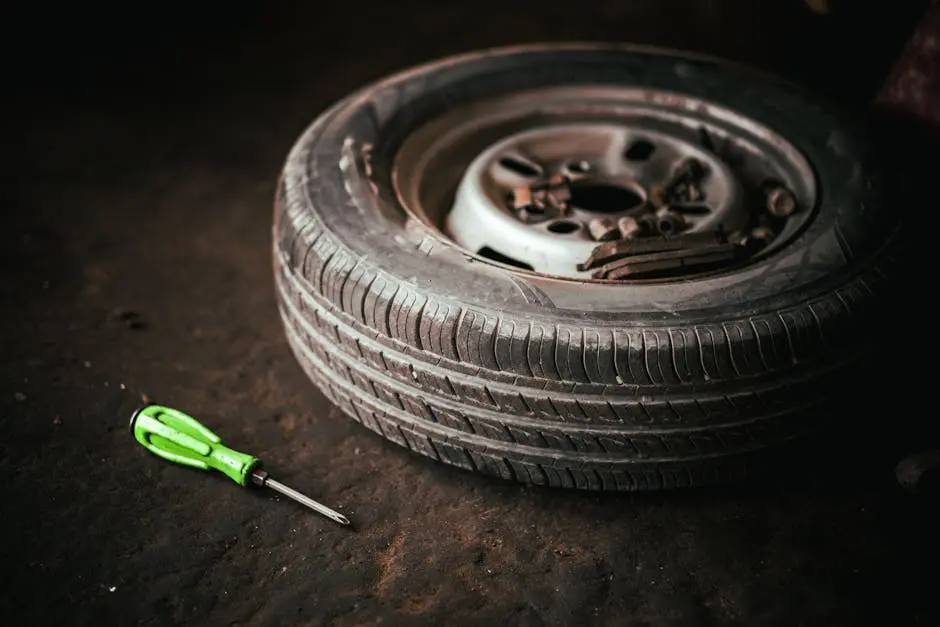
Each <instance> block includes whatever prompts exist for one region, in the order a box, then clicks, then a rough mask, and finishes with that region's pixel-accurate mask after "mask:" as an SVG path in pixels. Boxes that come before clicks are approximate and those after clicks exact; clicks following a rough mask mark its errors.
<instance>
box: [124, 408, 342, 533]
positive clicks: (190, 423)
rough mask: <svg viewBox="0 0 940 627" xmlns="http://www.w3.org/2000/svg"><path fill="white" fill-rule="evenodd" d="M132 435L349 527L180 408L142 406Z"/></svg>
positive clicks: (162, 452) (155, 449) (181, 460)
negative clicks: (266, 490)
mask: <svg viewBox="0 0 940 627" xmlns="http://www.w3.org/2000/svg"><path fill="white" fill-rule="evenodd" d="M131 432H132V433H133V434H134V437H135V438H136V439H137V441H138V442H140V443H141V444H142V445H144V446H145V447H146V448H147V449H148V450H150V452H151V453H153V454H155V455H159V456H160V457H162V458H163V459H166V460H168V461H171V462H174V463H176V464H182V465H183V466H191V467H193V468H199V469H200V470H209V469H210V468H215V469H216V470H218V471H220V472H223V473H225V474H226V475H228V476H229V478H231V479H232V480H233V481H235V483H237V484H238V485H240V486H248V485H249V481H250V482H251V483H253V484H255V485H258V486H262V487H266V488H271V489H272V490H274V491H275V492H279V493H281V494H283V495H284V496H286V497H288V498H291V499H293V500H295V501H297V502H298V503H302V504H303V505H306V506H307V507H309V508H310V509H312V510H314V511H315V512H317V513H319V514H322V515H324V516H326V517H327V518H329V519H331V520H334V521H336V522H338V523H339V524H341V525H349V524H350V523H349V519H348V518H346V517H345V516H343V515H342V514H340V513H339V512H337V511H335V510H332V509H330V508H329V507H327V506H326V505H323V504H322V503H317V502H316V501H314V500H313V499H312V498H310V497H308V496H305V495H303V494H301V493H300V492H297V491H296V490H293V489H291V488H289V487H287V486H286V485H284V484H283V483H281V482H279V481H275V480H274V479H272V478H271V477H269V476H268V473H267V472H265V471H264V470H262V469H261V460H259V459H258V458H257V457H254V456H253V455H247V454H245V453H240V452H238V451H236V450H233V449H230V448H228V447H227V446H225V445H224V444H222V439H221V438H220V437H219V436H217V435H216V434H214V433H213V432H212V431H210V430H209V429H207V428H205V427H204V426H203V425H202V424H200V423H199V421H198V420H196V419H195V418H193V417H192V416H189V415H187V414H184V413H183V412H181V411H179V410H178V409H173V408H171V407H164V406H162V405H153V404H151V405H147V406H145V407H142V408H140V409H138V410H137V411H136V412H134V415H133V416H131Z"/></svg>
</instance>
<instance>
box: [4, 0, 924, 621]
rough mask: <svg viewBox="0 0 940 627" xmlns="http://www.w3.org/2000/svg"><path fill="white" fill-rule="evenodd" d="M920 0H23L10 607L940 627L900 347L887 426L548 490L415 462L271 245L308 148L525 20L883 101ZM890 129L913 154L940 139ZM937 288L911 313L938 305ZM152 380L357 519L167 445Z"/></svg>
mask: <svg viewBox="0 0 940 627" xmlns="http://www.w3.org/2000/svg"><path fill="white" fill-rule="evenodd" d="M858 5H865V6H858ZM923 5H924V3H923V2H887V1H882V0H875V1H872V2H864V3H862V2H838V3H836V9H835V11H834V12H833V14H832V15H830V16H825V17H823V16H818V15H814V14H813V13H811V12H810V11H808V10H807V9H806V7H805V5H804V4H803V3H802V2H800V1H798V0H764V1H761V2H755V1H752V0H741V1H718V0H701V1H686V2H680V1H662V0H659V1H653V0H649V1H643V2H639V1H634V2H630V1H628V0H621V1H619V2H614V1H608V0H603V1H592V2H581V3H575V2H560V1H543V2H541V3H537V4H535V3H523V2H509V1H505V0H504V1H502V2H496V1H492V0H478V1H476V2H472V3H461V4H459V5H457V4H451V3H446V2H439V3H434V2H430V1H419V0H407V1H400V2H388V3H381V4H380V3H375V4H363V3H352V2H349V3H318V2H306V3H302V2H280V3H278V2H271V3H260V2H259V3H236V4H234V5H232V6H228V7H225V6H224V5H222V4H219V5H218V7H214V8H212V9H209V8H201V9H198V10H194V9H193V8H192V7H191V6H180V7H174V6H171V5H167V4H159V5H152V6H147V5H145V4H129V5H126V6H124V8H123V10H118V9H111V10H104V9H94V8H92V9H89V8H87V7H81V8H72V9H68V10H66V11H67V12H66V13H63V12H62V9H60V8H58V7H56V6H55V5H42V6H37V5H36V4H35V3H33V4H21V5H17V4H16V3H7V4H5V5H4V8H3V9H0V24H2V26H0V28H2V30H3V33H2V41H3V43H2V50H0V52H2V53H3V54H2V57H3V60H2V65H0V69H2V72H3V76H4V77H5V78H4V82H3V87H2V89H3V92H2V93H3V98H2V105H0V112H2V116H3V117H2V120H3V123H4V128H3V135H2V137H3V148H4V150H3V162H2V164H3V167H2V170H0V171H2V177H3V178H2V183H3V184H2V189H0V201H2V214H0V215H2V216H3V218H4V221H3V224H2V225H0V259H2V265H0V270H2V276H0V279H2V283H0V285H2V289H3V292H2V294H3V297H2V310H0V342H2V344H0V348H2V352H0V355H2V364H0V477H2V483H0V486H2V487H0V490H2V493H0V495H2V497H3V515H2V517H0V532H2V533H0V557H2V570H0V621H2V622H3V623H4V624H10V625H14V624H17V625H31V624H36V625H39V624H53V621H58V623H59V624H94V625H102V624H119V625H131V624H148V625H149V624H170V623H188V624H198V625H229V624H262V625H280V624H284V625H293V624H311V625H320V624H326V623H334V624H339V625H357V624H377V623H380V622H381V623H383V624H445V623H446V624H494V623H499V622H503V623H508V624H524V625H542V624H585V623H593V622H596V623H600V624H636V625H644V624H651V625H661V624H666V625H713V624H714V625H724V624H740V625H758V624H781V625H798V624H806V625H817V624H818V625H853V624H873V625H906V624H923V625H935V624H938V619H940V611H938V609H937V607H936V602H935V600H934V598H935V595H936V585H935V583H934V582H935V580H936V578H935V577H934V573H933V568H934V567H935V565H936V564H937V557H938V556H940V551H938V544H940V543H938V539H937V533H936V529H937V523H938V516H937V513H936V510H937V508H936V507H935V506H934V505H935V501H936V493H929V492H928V493H926V494H925V493H923V492H922V493H920V494H914V495H911V494H906V493H902V492H901V490H900V489H899V488H898V487H897V485H896V483H895V481H894V476H893V466H894V463H895V462H896V461H897V460H898V459H899V458H900V457H901V456H902V455H903V454H907V453H911V452H915V451H917V450H919V448H929V447H931V446H933V447H936V446H937V440H931V441H927V438H926V437H925V436H924V435H923V434H922V433H921V432H919V431H918V430H917V429H916V428H912V427H911V422H912V421H911V420H910V419H911V417H912V415H913V414H917V415H914V416H913V417H914V418H923V417H924V416H921V415H919V414H918V412H917V411H914V410H913V409H912V408H915V407H919V405H918V404H917V398H916V395H918V394H922V393H923V390H924V389H925V388H926V387H927V386H928V385H929V383H926V382H925V381H924V379H925V377H926V373H920V372H919V371H917V370H916V369H909V370H905V368H902V367H901V365H902V362H898V363H897V364H895V363H893V362H890V361H889V362H886V364H882V366H885V365H887V367H881V368H879V369H878V372H879V377H880V378H876V380H875V382H874V383H872V384H866V385H864V386H862V385H860V386H859V389H857V390H855V391H854V392H855V401H854V402H847V405H846V414H847V418H848V419H849V421H850V422H851V423H854V424H855V425H856V426H855V427H854V428H853V431H854V432H856V433H857V435H858V437H857V438H855V439H853V438H848V439H846V438H843V439H841V440H839V441H838V442H837V443H836V444H837V446H836V448H825V447H826V446H831V445H832V443H831V442H830V443H828V444H826V445H822V453H821V454H819V455H817V456H811V455H809V456H806V457H799V458H796V459H794V460H792V461H791V462H790V463H789V464H788V465H787V466H786V467H785V468H784V469H783V470H782V471H781V472H779V473H777V474H773V475H770V476H768V477H765V478H763V479H761V480H760V481H753V482H749V483H746V484H743V485H737V486H730V487H726V488H718V489H709V490H699V491H694V492H682V493H671V494H650V495H604V496H597V495H591V494H578V493H571V492H556V491H547V490H543V489H535V488H526V487H519V486H514V485H510V484H506V483H502V482H498V481H494V480H488V479H485V478H481V477H476V476H473V475H470V474H468V473H465V472H462V471H459V470H455V469H451V468H447V467H442V466H439V465H437V464H434V463H432V462H430V461H427V460H424V459H418V458H416V457H414V456H412V455H409V454H408V453H407V452H406V451H404V450H403V449H399V448H398V447H396V446H395V445H393V444H390V443H387V442H384V441H383V440H381V439H380V438H378V437H376V436H374V435H373V434H371V433H369V432H367V431H366V430H365V429H363V428H361V427H359V426H357V425H355V424H354V423H353V422H352V421H351V420H348V419H346V418H345V417H343V416H342V415H341V414H340V413H339V411H338V410H337V409H336V408H334V407H332V406H330V405H329V404H328V403H327V402H326V401H325V400H324V398H323V396H322V395H321V394H320V393H319V392H318V391H317V390H316V389H315V388H314V387H313V386H312V385H311V384H310V383H309V382H308V381H307V380H306V379H305V377H304V376H303V374H302V373H301V371H300V368H299V367H298V366H297V365H296V364H295V363H294V361H293V358H292V356H291V354H290V352H289V350H288V347H287V344H286V342H285V340H284V338H283V336H282V331H281V328H280V322H279V320H278V316H277V311H276V307H275V300H274V290H273V284H272V270H271V259H270V221H271V204H272V196H273V192H274V184H275V181H276V179H277V175H278V170H279V168H280V165H281V162H282V160H283V158H284V157H285V156H286V154H287V151H288V149H289V147H290V145H291V143H292V141H293V140H294V138H295V137H296V136H297V135H298V134H299V133H300V132H301V131H302V129H303V128H304V127H305V126H306V125H307V124H308V123H309V122H311V121H312V119H313V118H314V117H315V116H316V115H317V114H318V113H319V112H320V111H321V110H323V109H324V108H325V107H326V106H328V105H329V104H330V103H331V102H333V101H334V100H336V99H338V98H339V97H341V96H343V95H345V94H346V93H347V92H349V91H350V90H352V89H354V88H355V87H357V86H359V85H361V84H363V83H364V82H367V81H370V80H372V79H376V78H378V77H380V76H382V75H383V74H386V73H388V72H391V71H394V70H396V69H401V68H403V67H406V66H408V65H410V64H413V63H417V62H421V61H425V60H430V59H432V58H435V57H439V56H442V55H445V54H449V53H453V52H458V51H463V50H469V49H474V48H479V47H485V46H491V45H497V44H510V43H517V42H524V41H544V40H570V39H580V40H606V41H625V42H639V43H653V44H659V45H666V46H671V47H679V48H686V49H692V50H696V51H704V52H711V53H717V54H720V55H722V56H726V57H728V58H731V59H735V60H739V61H745V62H748V63H751V64H753V65H756V66H758V67H760V68H763V69H767V70H771V71H774V72H777V73H780V74H783V75H785V76H788V77H790V78H792V79H794V80H796V81H798V82H802V83H805V84H808V85H809V86H811V87H812V88H814V89H816V90H817V91H819V92H820V93H824V94H826V95H827V96H829V97H831V98H834V99H836V100H838V101H840V102H841V103H842V104H843V105H845V107H846V109H847V110H849V111H855V112H865V111H866V110H868V109H869V105H870V102H871V100H872V98H873V97H874V95H875V93H876V92H877V90H878V87H879V85H880V84H881V83H882V81H883V79H884V76H885V74H886V73H887V71H888V68H889V67H890V66H891V63H892V61H893V60H894V59H895V58H896V56H897V54H898V52H899V50H900V47H901V45H902V43H903V42H904V41H905V40H906V39H907V38H908V37H909V35H910V34H911V32H912V30H913V28H914V26H915V23H916V22H917V19H918V16H919V14H920V11H921V10H922V9H923ZM872 123H873V125H874V126H875V130H876V132H877V133H878V134H879V136H880V137H882V138H883V141H884V143H885V146H886V147H885V149H884V150H885V153H886V156H887V157H888V158H887V159H886V161H887V162H888V164H889V166H890V167H891V168H893V170H892V172H893V174H895V175H901V174H906V175H908V177H909V178H910V176H911V173H912V172H917V171H918V170H917V164H918V163H920V164H921V167H923V163H924V161H925V160H927V162H928V163H929V162H930V160H929V159H928V158H927V157H926V156H925V155H928V156H929V155H930V154H932V155H934V156H935V155H936V154H937V153H936V152H935V147H934V152H933V153H925V152H922V153H916V152H914V151H913V149H912V146H914V145H915V144H914V143H913V140H912V139H910V137H909V136H908V135H905V134H903V133H902V132H901V131H898V130H897V127H895V126H892V125H889V124H888V123H887V122H885V120H884V119H882V118H880V117H878V116H875V117H873V120H872ZM905 132H907V129H906V127H905ZM914 155H920V156H917V157H915V156H914ZM915 178H916V177H915ZM903 187H904V190H901V189H899V190H898V193H897V194H896V195H893V196H892V198H891V201H892V202H895V203H897V205H898V210H899V211H906V210H908V209H910V208H911V204H912V202H914V201H911V200H909V199H908V198H907V197H902V195H901V192H902V191H904V192H905V193H909V192H910V189H908V186H903ZM920 208H921V209H928V210H929V207H920ZM911 294H914V292H911V293H909V297H910V300H905V301H903V302H899V303H898V307H899V308H908V307H910V308H912V309H913V308H915V307H916V306H917V303H918V302H921V303H922V302H923V301H922V298H921V300H918V298H917V297H915V296H913V295H911ZM924 298H925V297H924ZM912 315H913V314H912ZM909 322H910V325H909V326H908V327H906V328H890V329H886V330H885V332H884V334H883V337H879V338H878V339H879V340H882V342H881V343H882V344H886V345H893V346H902V347H905V348H906V349H908V350H911V351H915V352H916V351H917V350H918V346H919V345H920V344H921V343H924V342H929V341H930V336H929V335H925V334H921V333H917V332H916V329H918V328H920V327H918V326H917V324H916V321H915V320H914V319H911V320H910V321H909ZM886 359H898V357H897V355H896V354H893V356H891V357H887V358H886ZM895 366H897V368H895ZM928 392H929V390H928ZM145 397H146V398H151V399H156V400H160V401H162V402H165V403H166V404H170V405H173V406H176V407H179V408H181V409H183V410H185V411H188V412H190V413H192V414H194V415H196V416H197V417H199V418H201V419H202V420H203V421H204V422H205V423H207V424H208V425H210V426H211V427H213V428H215V429H216V430H217V431H218V432H219V433H220V434H221V435H222V436H223V437H224V438H225V439H226V440H227V442H228V443H229V444H230V445H232V446H234V447H236V448H239V449H241V450H247V451H250V452H252V453H255V454H257V455H259V456H260V457H262V458H263V459H265V460H266V462H267V466H268V468H269V469H270V470H271V471H272V474H273V475H274V476H275V477H277V478H280V479H282V480H284V481H285V482H286V483H288V484H292V485H295V486H296V487H298V488H300V489H302V490H305V491H308V492H309V493H310V494H311V495H312V496H314V497H315V498H319V499H321V500H323V501H324V502H326V503H328V504H331V505H334V506H338V507H341V508H342V509H343V511H345V512H347V513H349V515H350V517H351V518H353V519H354V521H355V522H356V524H357V526H358V530H357V531H350V530H347V529H342V528H338V527H336V526H334V525H332V524H331V523H329V522H328V521H326V520H325V519H322V518H320V517H317V516H315V515H312V514H310V513H308V512H306V511H303V510H302V509H301V508H299V507H297V506H295V505H293V504H291V503H288V502H285V501H284V500H283V499H280V500H279V499H276V498H274V497H273V496H271V495H269V494H261V493H257V492H255V493H251V492H247V491H244V490H240V489H238V488H237V487H236V486H234V485H233V484H231V483H229V482H228V481H227V479H224V478H222V477H221V476H209V475H204V474H200V473H197V472H191V471H188V470H186V469H183V468H180V467H177V466H173V465H170V464H167V463H165V462H162V461H160V460H158V459H157V458H155V457H153V456H151V455H149V454H147V453H146V452H145V451H144V450H143V449H142V448H140V447H139V446H137V445H136V444H135V443H134V441H133V439H132V437H131V436H130V434H129V433H128V431H127V428H126V425H127V419H128V417H129V416H130V413H131V411H132V409H133V408H134V407H135V406H137V405H139V404H140V403H141V401H142V398H145ZM927 418H930V416H927ZM913 422H914V423H915V424H916V420H914V421H913ZM931 494H932V495H931Z"/></svg>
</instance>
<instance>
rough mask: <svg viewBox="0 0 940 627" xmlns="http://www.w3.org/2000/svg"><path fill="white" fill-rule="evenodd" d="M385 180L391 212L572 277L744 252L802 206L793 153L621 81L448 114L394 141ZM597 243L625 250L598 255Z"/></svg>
mask: <svg viewBox="0 0 940 627" xmlns="http://www.w3.org/2000/svg"><path fill="white" fill-rule="evenodd" d="M394 177H395V184H396V190H397V192H398V194H399V199H400V200H401V203H402V206H404V207H405V209H406V210H407V211H409V212H410V213H412V215H414V216H416V217H418V218H419V219H421V220H422V221H424V222H425V223H426V224H428V225H429V226H432V227H434V228H436V229H438V230H439V232H440V233H441V235H442V236H444V237H448V238H449V239H451V240H453V241H454V242H456V243H457V244H459V245H460V246H461V247H463V248H464V249H466V250H467V251H469V252H470V253H471V254H476V255H479V256H480V257H482V258H484V259H489V260H490V261H496V262H500V263H503V264H508V265H511V266H515V267H517V268H521V269H525V270H530V271H535V272H538V273H541V274H545V275H551V276H555V277H559V278H571V279H575V280H585V279H591V278H594V279H611V278H617V279H621V280H622V279H625V278H631V279H632V278H644V279H645V278H656V279H667V280H668V279H672V278H678V277H684V276H689V275H690V274H692V273H695V272H700V271H711V270H713V269H715V266H716V264H718V265H720V266H724V265H728V264H732V263H743V262H747V261H748V260H750V259H755V258H757V257H759V256H763V255H767V254H770V253H771V252H773V251H774V250H776V249H777V248H779V247H780V246H782V245H783V244H785V243H786V241H789V240H790V239H791V238H792V237H794V236H795V235H796V233H798V232H800V230H801V229H802V226H803V225H804V224H805V223H806V221H807V220H808V219H809V217H810V215H811V213H812V209H813V208H814V206H815V202H816V188H815V180H814V176H813V173H812V170H811V168H810V166H809V164H808V162H807V161H806V160H805V158H804V157H803V156H802V155H801V154H800V153H799V152H798V151H797V150H796V149H795V148H794V147H793V146H792V145H790V144H789V143H788V142H787V141H786V140H785V139H783V138H782V137H780V136H779V135H777V134H775V133H774V132H773V131H772V130H770V129H768V128H766V127H764V126H762V125H760V124H758V123H756V122H754V121H753V120H750V119H748V118H746V117H743V116H741V115H739V114H737V113H735V112H733V111H729V110H726V109H722V108H721V107H720V106H718V105H715V104H713V103H708V102H705V101H700V100H696V99H693V98H687V97H685V96H679V95H677V94H673V93H669V92H659V91H655V90H645V89H637V88H629V87H625V88H616V87H577V88H575V87H556V88H550V89H545V90H540V91H534V92H527V93H520V94H514V95H511V96H507V97H503V98H496V99H494V100H491V101H485V102H481V103H475V104H472V105H468V106H465V107H462V108H458V109H455V110H453V111H451V112H450V113H448V114H446V115H444V116H442V117H441V118H438V119H437V120H434V121H433V122H431V123H429V124H427V125H426V126H425V127H422V128H421V129H419V130H418V131H416V132H415V133H414V134H413V135H412V136H411V137H409V138H408V139H407V140H406V141H405V142H404V143H403V144H402V146H401V147H400V149H399V152H398V154H397V156H396V165H395V172H394ZM699 234H703V235H702V237H697V236H698V235H699ZM647 240H648V241H647ZM665 240H670V241H669V242H668V243H667V242H666V241H665ZM633 241H644V243H643V244H642V245H640V246H634V245H632V244H629V242H633ZM657 241H658V242H661V244H656V243H655V242H657ZM611 242H627V244H625V245H623V246H620V245H617V246H614V247H613V248H611V247H610V246H606V247H605V248H603V249H598V247H599V246H601V245H602V244H605V245H606V244H609V243H611ZM651 242H652V243H651ZM703 242H704V244H703ZM702 246H705V248H702ZM715 246H717V247H719V248H720V250H719V249H716V248H714V247H715ZM636 250H643V251H645V252H644V253H643V254H644V255H645V256H644V257H642V258H637V259H635V260H633V261H636V262H637V263H632V262H631V264H632V265H629V267H626V266H623V264H622V263H621V264H620V265H618V266H617V268H616V272H613V271H611V270H610V268H607V269H605V268H598V267H597V266H596V263H600V261H599V260H605V261H604V262H603V263H604V264H609V263H613V262H618V263H620V262H621V261H622V259H621V258H620V257H622V256H624V255H626V256H629V255H636V254H638V253H635V252H624V251H636ZM596 251H599V252H597V254H595V252H596ZM657 255H660V256H657ZM663 255H664V256H663ZM592 259H593V260H594V261H593V262H591V261H590V260H592ZM718 259H720V261H716V260H718ZM595 262H596V263H595ZM605 267H606V266H605ZM647 270H650V271H653V274H654V275H655V276H646V275H647V274H649V273H648V272H647Z"/></svg>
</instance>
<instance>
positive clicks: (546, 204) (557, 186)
mask: <svg viewBox="0 0 940 627" xmlns="http://www.w3.org/2000/svg"><path fill="white" fill-rule="evenodd" d="M569 182H570V181H569V180H568V178H567V177H565V176H562V175H556V176H553V177H551V178H549V179H544V180H540V181H538V182H536V183H533V184H532V185H522V186H520V187H517V188H515V189H514V190H512V198H511V199H510V205H511V207H512V209H513V210H514V211H516V212H517V214H518V215H519V217H520V218H521V219H522V220H523V221H525V222H536V221H539V220H543V219H546V218H550V217H560V216H564V215H565V214H566V213H567V211H568V202H569V201H570V200H571V188H570V187H569V186H568V184H569Z"/></svg>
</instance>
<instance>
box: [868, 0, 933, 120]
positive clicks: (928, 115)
mask: <svg viewBox="0 0 940 627" xmlns="http://www.w3.org/2000/svg"><path fill="white" fill-rule="evenodd" d="M874 108H875V109H876V110H877V111H880V112H885V113H891V114H895V115H898V116H900V117H903V118H908V119H912V120H914V121H917V122H922V123H924V124H926V125H927V126H929V127H931V128H932V129H934V130H935V131H937V132H940V3H937V2H933V3H932V4H931V6H930V8H929V9H928V10H927V13H926V15H925V16H924V18H923V19H922V20H921V22H920V24H919V25H918V27H917V29H916V30H915V32H914V34H913V35H912V37H911V38H910V40H909V41H908V42H907V44H906V45H905V46H904V49H903V50H902V52H901V54H900V55H899V56H898V60H897V62H896V63H895V64H894V67H893V68H892V70H891V71H890V72H889V74H888V77H887V78H886V79H885V82H884V83H883V84H882V87H881V90H880V91H879V93H878V95H877V96H876V98H875V102H874Z"/></svg>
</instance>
